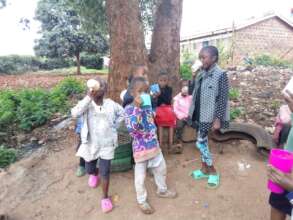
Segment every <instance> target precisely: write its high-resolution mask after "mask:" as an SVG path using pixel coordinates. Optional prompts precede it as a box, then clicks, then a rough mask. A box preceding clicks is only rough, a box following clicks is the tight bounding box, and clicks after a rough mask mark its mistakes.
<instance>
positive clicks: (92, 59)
mask: <svg viewBox="0 0 293 220" xmlns="http://www.w3.org/2000/svg"><path fill="white" fill-rule="evenodd" d="M80 64H81V65H82V66H85V67H86V68H89V69H103V66H104V60H103V58H100V57H98V56H97V55H89V54H82V55H81V58H80Z"/></svg>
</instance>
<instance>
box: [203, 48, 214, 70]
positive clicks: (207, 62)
mask: <svg viewBox="0 0 293 220" xmlns="http://www.w3.org/2000/svg"><path fill="white" fill-rule="evenodd" d="M199 59H200V61H201V62H202V68H203V69H204V70H208V69H209V68H210V67H211V66H212V65H213V64H215V63H216V57H215V56H212V55H211V54H210V53H209V52H208V51H207V50H202V51H201V52H200V53H199Z"/></svg>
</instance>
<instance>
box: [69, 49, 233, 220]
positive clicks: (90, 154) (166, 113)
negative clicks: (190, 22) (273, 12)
mask: <svg viewBox="0 0 293 220" xmlns="http://www.w3.org/2000/svg"><path fill="white" fill-rule="evenodd" d="M199 58H200V60H201V62H202V67H201V69H200V71H198V73H197V74H196V75H194V76H193V80H192V81H191V82H189V81H184V80H183V81H182V82H181V83H182V89H181V92H180V93H179V94H177V95H176V96H175V97H174V98H173V94H172V87H171V86H170V85H169V80H168V74H167V73H166V72H164V71H162V72H161V73H160V75H159V77H158V83H157V84H154V85H151V86H149V81H148V77H147V71H148V70H147V68H146V67H145V66H138V67H136V68H135V70H134V71H132V73H131V76H130V77H129V80H128V82H129V86H128V89H127V90H125V91H123V93H122V94H121V96H120V97H121V99H122V102H123V103H122V106H123V107H122V106H120V105H119V104H118V103H116V102H114V101H112V100H111V99H107V98H104V95H105V93H106V91H107V84H106V82H105V81H103V80H102V79H101V78H97V83H98V84H99V89H98V90H89V92H88V94H87V95H86V97H85V98H84V99H83V100H81V101H80V102H79V103H78V104H77V105H76V106H75V107H74V108H73V109H72V116H73V117H75V118H79V122H80V123H79V125H78V126H77V131H78V132H79V133H80V144H79V147H78V149H77V154H76V155H77V156H79V157H80V166H79V168H78V170H77V173H76V174H77V176H82V175H84V174H85V172H86V173H88V174H89V180H88V185H89V186H90V187H92V188H94V187H97V186H98V184H99V181H100V180H101V185H102V190H103V198H102V201H101V208H102V211H103V212H109V211H111V210H112V209H113V204H112V201H111V199H110V198H109V195H108V190H109V180H110V166H111V160H112V159H113V158H114V151H115V148H116V147H117V145H118V140H117V139H118V138H117V128H118V127H119V125H120V123H121V122H122V121H124V123H125V125H126V127H127V130H128V132H129V134H130V136H131V137H132V148H133V158H134V161H135V167H134V183H135V190H136V197H137V202H138V205H139V207H140V209H141V210H142V212H143V213H145V214H151V213H153V212H154V209H153V208H152V206H151V205H150V204H149V203H148V201H147V191H146V188H145V183H144V182H145V177H146V171H147V169H149V170H150V171H151V172H152V174H153V177H154V180H155V183H156V185H157V196H158V197H160V198H175V197H176V196H177V193H176V192H175V191H172V190H170V189H168V187H167V184H166V175H167V169H166V162H165V159H164V156H163V154H162V150H161V146H162V145H163V128H164V127H167V128H168V131H169V132H168V134H169V136H168V149H169V150H173V149H176V150H177V152H182V142H181V141H180V140H182V132H183V128H184V126H185V125H187V124H190V125H191V124H193V125H195V128H196V130H197V133H198V138H197V142H196V147H197V148H198V149H199V150H200V153H201V159H202V168H201V169H198V170H195V171H193V177H194V178H195V179H204V178H206V179H207V181H208V186H209V187H213V188H214V187H217V186H218V185H219V181H220V176H219V173H218V172H216V170H215V168H214V166H213V160H212V157H211V153H210V151H209V147H208V139H207V136H208V131H209V130H210V129H213V130H218V129H220V128H223V127H227V126H228V120H229V118H228V116H229V109H228V87H229V86H228V79H227V76H226V73H225V72H224V71H222V70H221V69H220V68H219V67H218V65H217V61H218V50H217V48H215V47H213V46H208V47H204V48H203V49H202V50H201V52H200V55H199ZM174 130H176V132H175V133H176V137H177V139H178V140H179V142H178V143H176V144H174V141H173V140H174V138H173V136H174ZM157 132H158V133H157ZM97 163H98V168H97Z"/></svg>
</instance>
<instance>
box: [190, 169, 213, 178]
mask: <svg viewBox="0 0 293 220" xmlns="http://www.w3.org/2000/svg"><path fill="white" fill-rule="evenodd" d="M191 176H192V178H193V179H195V180H201V179H205V178H209V175H208V174H205V173H203V172H202V171H201V170H194V171H192V173H191Z"/></svg>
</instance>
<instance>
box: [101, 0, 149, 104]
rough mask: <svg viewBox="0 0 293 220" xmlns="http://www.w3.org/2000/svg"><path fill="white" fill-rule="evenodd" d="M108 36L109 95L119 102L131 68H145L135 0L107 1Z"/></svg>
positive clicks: (139, 18) (143, 45)
mask: <svg viewBox="0 0 293 220" xmlns="http://www.w3.org/2000/svg"><path fill="white" fill-rule="evenodd" d="M106 12H107V17H108V26H109V33H110V58H111V61H110V73H109V76H108V84H109V95H110V97H111V98H113V99H114V100H116V101H117V100H118V99H119V94H120V92H121V91H122V90H123V89H125V88H126V80H127V78H128V76H129V74H130V73H131V70H132V68H133V66H134V65H141V64H144V65H145V64H147V55H146V48H145V42H144V33H143V27H142V22H141V16H140V9H139V3H138V0H127V1H125V0H107V1H106Z"/></svg>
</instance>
